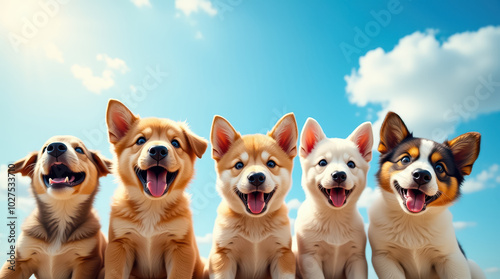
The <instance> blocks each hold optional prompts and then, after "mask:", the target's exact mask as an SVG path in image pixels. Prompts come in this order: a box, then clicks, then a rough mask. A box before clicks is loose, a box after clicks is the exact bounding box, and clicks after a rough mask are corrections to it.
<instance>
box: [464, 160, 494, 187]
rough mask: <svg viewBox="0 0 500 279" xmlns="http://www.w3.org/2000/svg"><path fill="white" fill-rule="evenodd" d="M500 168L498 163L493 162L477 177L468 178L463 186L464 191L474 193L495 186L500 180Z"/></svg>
mask: <svg viewBox="0 0 500 279" xmlns="http://www.w3.org/2000/svg"><path fill="white" fill-rule="evenodd" d="M499 169H500V167H499V166H498V165H497V164H493V165H491V166H490V167H489V168H488V169H486V170H483V171H481V172H480V173H479V174H478V175H476V176H475V177H472V178H467V179H466V180H465V182H464V184H463V186H462V191H463V192H464V193H473V192H477V191H481V190H484V189H486V188H488V187H495V186H496V183H499V181H500V173H499V172H498V171H499Z"/></svg>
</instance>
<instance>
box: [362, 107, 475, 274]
mask: <svg viewBox="0 0 500 279" xmlns="http://www.w3.org/2000/svg"><path fill="white" fill-rule="evenodd" d="M480 142H481V135H480V134H479V133H474V132H471V133H466V134H463V135H461V136H458V137H456V138H455V139H453V140H450V141H445V142H444V143H437V142H434V141H431V140H427V139H422V138H415V137H413V135H412V134H411V133H410V132H409V131H408V129H407V128H406V125H405V124H404V122H403V120H401V118H400V117H399V116H398V115H397V114H395V113H393V112H389V113H388V114H387V116H386V117H385V120H384V122H383V124H382V127H381V129H380V144H379V146H378V151H379V152H380V153H381V155H380V169H379V171H378V173H377V179H378V183H379V186H380V188H381V190H382V191H381V192H382V195H381V197H380V198H379V199H378V200H376V201H375V202H374V203H373V205H372V206H371V207H370V209H369V212H368V213H369V218H370V226H369V229H368V237H369V240H370V245H371V247H372V262H373V267H374V268H375V271H376V272H377V275H378V277H379V278H409V279H412V278H425V279H427V278H429V279H432V278H441V279H444V278H449V279H452V278H460V279H462V278H463V279H466V278H485V276H484V274H483V273H482V271H481V270H480V269H479V267H478V266H477V264H475V263H474V262H472V261H468V260H467V259H466V257H465V254H464V253H463V251H462V249H461V247H460V245H459V244H458V241H457V238H456V236H455V231H454V229H453V223H452V215H451V212H450V211H449V210H448V207H449V206H451V205H452V204H453V202H455V201H456V200H457V199H458V198H459V196H460V185H461V184H462V182H463V181H464V176H466V175H469V174H470V173H471V171H472V165H473V164H474V162H475V161H476V159H477V157H478V155H479V147H480Z"/></svg>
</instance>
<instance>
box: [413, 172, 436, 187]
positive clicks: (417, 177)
mask: <svg viewBox="0 0 500 279" xmlns="http://www.w3.org/2000/svg"><path fill="white" fill-rule="evenodd" d="M411 174H412V175H413V180H414V181H415V182H417V184H418V185H423V184H426V183H429V181H431V179H432V175H431V173H430V172H429V171H426V170H423V169H416V170H414V171H413V172H412V173H411Z"/></svg>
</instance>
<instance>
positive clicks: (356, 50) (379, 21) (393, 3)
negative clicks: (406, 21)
mask: <svg viewBox="0 0 500 279" xmlns="http://www.w3.org/2000/svg"><path fill="white" fill-rule="evenodd" d="M402 11H403V6H402V5H401V2H400V1H399V0H390V1H389V2H387V6H386V8H385V9H382V10H379V11H374V10H371V11H370V15H371V17H372V18H373V20H370V21H368V22H367V23H366V24H365V26H364V27H362V28H360V27H358V26H356V27H354V29H353V30H354V38H353V42H352V44H351V43H348V42H345V41H344V42H341V43H340V45H339V47H340V50H341V51H342V54H343V55H344V57H345V59H346V60H347V62H349V63H351V61H352V60H351V56H352V55H353V54H360V53H361V51H362V49H364V48H366V47H367V46H368V45H369V44H370V42H371V41H372V39H373V38H375V37H377V36H378V35H379V34H380V32H381V31H382V28H386V27H387V26H389V24H390V23H391V21H392V18H393V16H394V15H398V14H400V13H401V12H402Z"/></svg>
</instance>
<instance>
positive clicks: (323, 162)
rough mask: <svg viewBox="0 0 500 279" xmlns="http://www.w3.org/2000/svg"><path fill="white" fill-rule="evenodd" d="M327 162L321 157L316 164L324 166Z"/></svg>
mask: <svg viewBox="0 0 500 279" xmlns="http://www.w3.org/2000/svg"><path fill="white" fill-rule="evenodd" d="M327 164H328V163H327V162H326V160H325V159H322V160H321V161H319V163H318V165H319V166H320V167H324V166H326V165H327Z"/></svg>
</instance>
